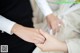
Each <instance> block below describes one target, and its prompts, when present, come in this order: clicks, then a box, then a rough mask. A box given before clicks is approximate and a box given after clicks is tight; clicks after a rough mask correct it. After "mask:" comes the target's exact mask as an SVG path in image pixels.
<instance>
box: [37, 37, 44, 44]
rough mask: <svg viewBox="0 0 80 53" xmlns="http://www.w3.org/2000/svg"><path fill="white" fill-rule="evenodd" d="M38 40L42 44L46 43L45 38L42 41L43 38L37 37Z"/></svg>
mask: <svg viewBox="0 0 80 53" xmlns="http://www.w3.org/2000/svg"><path fill="white" fill-rule="evenodd" d="M36 40H38V41H40V43H44V42H45V38H44V39H42V38H39V37H37V38H36Z"/></svg>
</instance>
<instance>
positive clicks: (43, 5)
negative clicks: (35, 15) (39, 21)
mask: <svg viewBox="0 0 80 53" xmlns="http://www.w3.org/2000/svg"><path fill="white" fill-rule="evenodd" d="M36 3H37V5H38V7H39V8H40V9H41V11H42V13H43V14H44V16H48V15H50V14H52V13H53V12H52V10H51V9H50V7H49V4H48V2H47V0H36Z"/></svg>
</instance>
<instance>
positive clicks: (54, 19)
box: [46, 14, 63, 33]
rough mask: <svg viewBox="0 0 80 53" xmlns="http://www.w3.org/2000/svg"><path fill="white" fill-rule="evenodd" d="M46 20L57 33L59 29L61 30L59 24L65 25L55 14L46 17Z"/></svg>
mask: <svg viewBox="0 0 80 53" xmlns="http://www.w3.org/2000/svg"><path fill="white" fill-rule="evenodd" d="M46 20H47V23H48V25H49V27H50V28H51V29H53V31H54V32H55V33H56V32H58V31H59V29H60V26H59V24H60V25H62V24H63V23H62V21H61V20H60V19H59V18H58V17H57V16H55V15H53V14H50V15H48V16H47V17H46Z"/></svg>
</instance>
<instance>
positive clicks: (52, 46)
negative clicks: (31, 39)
mask: <svg viewBox="0 0 80 53" xmlns="http://www.w3.org/2000/svg"><path fill="white" fill-rule="evenodd" d="M40 33H41V34H42V35H43V36H44V37H45V38H46V41H45V42H44V43H43V44H36V45H37V46H38V47H39V48H40V49H41V50H42V51H44V52H49V51H63V52H67V46H66V43H65V42H62V41H59V40H58V39H57V38H55V37H54V36H52V35H49V34H48V33H46V32H44V31H42V30H40Z"/></svg>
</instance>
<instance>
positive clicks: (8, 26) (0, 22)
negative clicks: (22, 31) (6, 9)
mask: <svg viewBox="0 0 80 53" xmlns="http://www.w3.org/2000/svg"><path fill="white" fill-rule="evenodd" d="M14 24H15V22H13V21H10V20H9V19H7V18H5V17H3V16H1V15H0V30H1V31H2V32H6V33H8V34H10V35H11V34H12V33H11V30H12V27H13V26H14Z"/></svg>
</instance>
